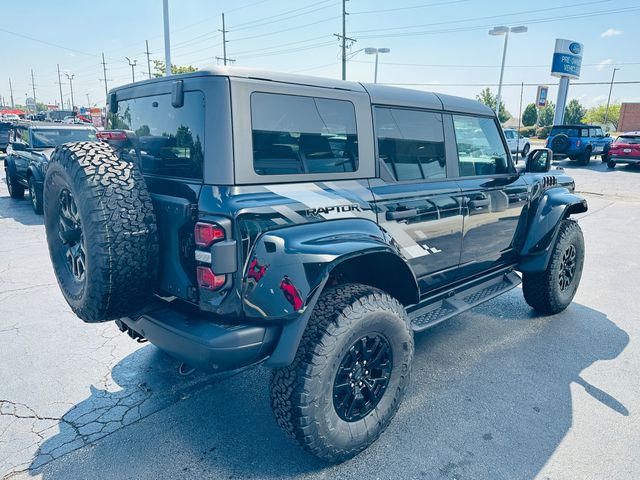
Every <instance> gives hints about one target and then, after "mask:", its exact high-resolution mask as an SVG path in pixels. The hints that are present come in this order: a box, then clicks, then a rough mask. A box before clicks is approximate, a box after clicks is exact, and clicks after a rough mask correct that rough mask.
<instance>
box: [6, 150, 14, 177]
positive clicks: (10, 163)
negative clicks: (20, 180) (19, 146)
mask: <svg viewBox="0 0 640 480" xmlns="http://www.w3.org/2000/svg"><path fill="white" fill-rule="evenodd" d="M4 169H5V170H7V171H8V172H9V175H17V172H16V164H15V161H14V159H13V157H12V156H11V155H7V156H6V157H5V159H4Z"/></svg>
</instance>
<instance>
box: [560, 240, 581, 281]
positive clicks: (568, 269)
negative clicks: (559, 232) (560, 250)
mask: <svg viewBox="0 0 640 480" xmlns="http://www.w3.org/2000/svg"><path fill="white" fill-rule="evenodd" d="M576 256H577V255H576V247H575V246H574V245H573V244H571V245H569V247H568V248H567V249H566V250H565V252H564V254H563V255H562V263H561V264H560V274H559V275H558V283H559V285H560V291H561V292H564V291H565V290H566V289H567V288H569V287H570V286H571V283H572V282H573V279H574V277H575V273H576Z"/></svg>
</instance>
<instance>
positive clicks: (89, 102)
mask: <svg viewBox="0 0 640 480" xmlns="http://www.w3.org/2000/svg"><path fill="white" fill-rule="evenodd" d="M85 95H86V96H87V105H88V106H89V108H91V99H90V98H89V94H88V93H85Z"/></svg>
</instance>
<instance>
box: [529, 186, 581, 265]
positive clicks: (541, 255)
mask: <svg viewBox="0 0 640 480" xmlns="http://www.w3.org/2000/svg"><path fill="white" fill-rule="evenodd" d="M587 209H588V206H587V201H586V200H585V199H584V198H582V197H580V196H578V195H575V194H574V193H571V192H570V191H569V190H568V189H567V188H564V187H555V188H550V189H548V190H546V191H544V193H542V194H541V195H540V196H539V197H538V198H536V199H535V200H534V201H533V203H532V205H531V208H530V210H529V211H530V214H529V215H530V216H529V221H528V228H527V233H526V236H525V239H524V243H523V245H522V247H521V249H520V262H519V265H518V270H520V271H521V272H540V271H544V270H546V268H547V264H548V263H549V258H550V257H551V250H552V249H553V245H554V244H555V238H556V235H557V233H558V229H559V228H560V222H561V221H562V220H565V219H566V218H568V217H569V216H570V215H572V214H576V213H583V212H586V211H587Z"/></svg>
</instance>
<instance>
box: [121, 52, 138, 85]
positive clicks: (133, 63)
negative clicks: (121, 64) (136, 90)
mask: <svg viewBox="0 0 640 480" xmlns="http://www.w3.org/2000/svg"><path fill="white" fill-rule="evenodd" d="M124 58H126V59H127V62H129V66H130V67H131V81H132V82H133V83H135V82H136V71H135V67H136V65H137V64H138V61H137V60H134V61H133V62H132V61H131V59H130V58H129V57H124Z"/></svg>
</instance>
